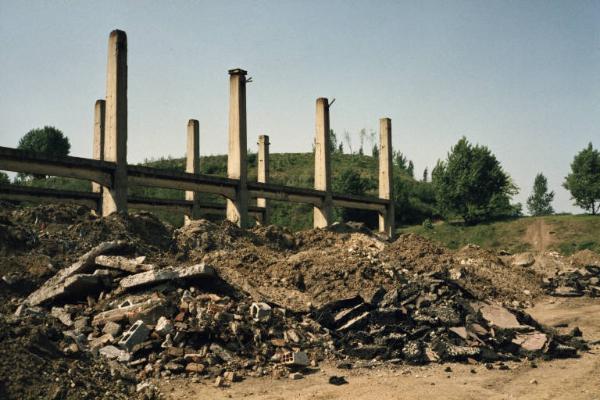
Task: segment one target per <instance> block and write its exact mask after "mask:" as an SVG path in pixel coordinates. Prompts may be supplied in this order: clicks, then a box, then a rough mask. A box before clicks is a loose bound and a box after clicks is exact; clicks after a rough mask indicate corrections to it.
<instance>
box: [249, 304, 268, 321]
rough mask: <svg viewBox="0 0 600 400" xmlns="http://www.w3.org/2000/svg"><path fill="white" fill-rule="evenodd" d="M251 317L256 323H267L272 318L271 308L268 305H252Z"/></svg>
mask: <svg viewBox="0 0 600 400" xmlns="http://www.w3.org/2000/svg"><path fill="white" fill-rule="evenodd" d="M250 316H251V317H252V319H254V320H255V321H267V320H268V319H269V318H270V317H271V306H270V305H268V304H267V303H252V305H251V306H250Z"/></svg>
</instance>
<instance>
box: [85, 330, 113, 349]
mask: <svg viewBox="0 0 600 400" xmlns="http://www.w3.org/2000/svg"><path fill="white" fill-rule="evenodd" d="M114 342H115V338H114V337H113V335H111V334H110V333H105V334H104V335H102V336H99V337H97V338H94V339H92V340H90V348H91V349H98V348H100V347H104V346H106V345H107V344H112V343H114Z"/></svg>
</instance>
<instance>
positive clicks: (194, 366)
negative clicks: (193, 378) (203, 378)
mask: <svg viewBox="0 0 600 400" xmlns="http://www.w3.org/2000/svg"><path fill="white" fill-rule="evenodd" d="M205 368H206V367H205V366H204V365H203V364H199V363H194V362H192V363H188V364H187V365H186V366H185V370H186V371H187V372H196V373H198V374H200V373H202V372H204V369H205Z"/></svg>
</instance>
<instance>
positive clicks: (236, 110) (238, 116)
mask: <svg viewBox="0 0 600 400" xmlns="http://www.w3.org/2000/svg"><path fill="white" fill-rule="evenodd" d="M246 74H247V72H246V71H244V70H243V69H232V70H230V71H229V153H228V156H227V175H228V176H229V178H232V179H238V180H239V185H238V187H237V190H236V194H235V198H234V199H227V219H228V220H229V221H231V222H233V223H235V224H237V225H238V226H239V227H241V228H246V227H247V226H248V186H247V182H248V165H247V154H246V152H247V139H246Z"/></svg>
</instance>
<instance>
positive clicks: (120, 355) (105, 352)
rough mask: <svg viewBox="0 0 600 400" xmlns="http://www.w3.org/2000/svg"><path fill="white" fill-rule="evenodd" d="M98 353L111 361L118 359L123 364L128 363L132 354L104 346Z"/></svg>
mask: <svg viewBox="0 0 600 400" xmlns="http://www.w3.org/2000/svg"><path fill="white" fill-rule="evenodd" d="M98 352H99V353H100V355H101V356H104V357H106V358H108V359H109V360H113V359H117V360H118V361H121V362H127V361H129V360H130V358H131V354H129V353H128V352H126V351H125V350H122V349H119V348H117V347H115V346H104V347H102V348H101V349H100V350H99V351H98Z"/></svg>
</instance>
